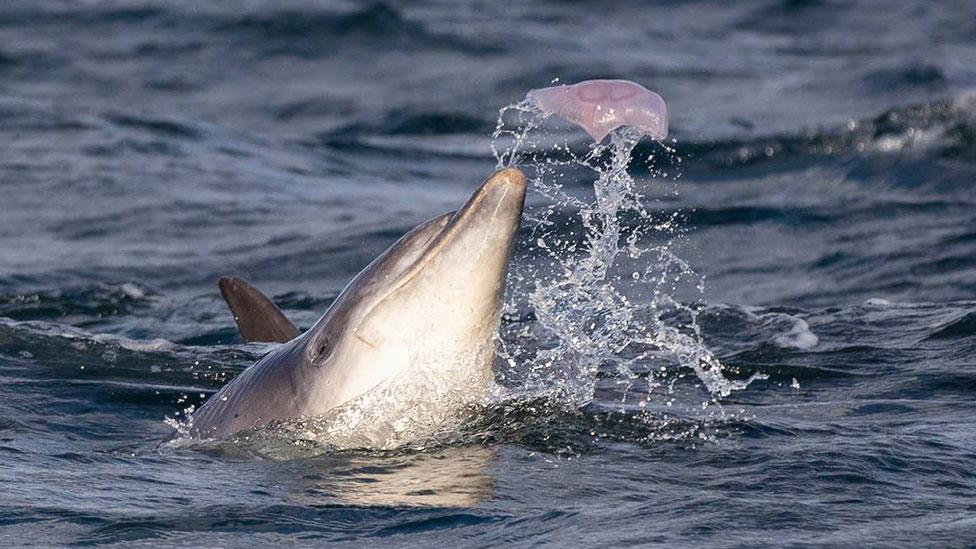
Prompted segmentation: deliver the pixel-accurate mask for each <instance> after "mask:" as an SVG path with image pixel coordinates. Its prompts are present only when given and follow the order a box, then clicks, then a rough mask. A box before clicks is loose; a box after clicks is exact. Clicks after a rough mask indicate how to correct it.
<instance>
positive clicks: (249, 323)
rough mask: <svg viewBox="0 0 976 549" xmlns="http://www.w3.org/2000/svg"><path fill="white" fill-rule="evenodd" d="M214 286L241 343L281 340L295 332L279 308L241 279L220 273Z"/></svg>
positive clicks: (292, 325)
mask: <svg viewBox="0 0 976 549" xmlns="http://www.w3.org/2000/svg"><path fill="white" fill-rule="evenodd" d="M217 285H218V286H220V293H221V294H223V296H224V301H226V302H227V306H228V307H230V312H231V313H233V314H234V320H235V321H236V322H237V328H238V329H239V330H240V331H241V337H243V338H244V342H245V343H251V342H253V341H261V342H267V343H284V342H286V341H290V340H292V339H294V338H295V336H297V335H298V334H299V332H298V328H296V327H295V325H294V324H292V323H291V321H290V320H288V319H287V318H286V317H285V315H284V314H283V313H282V312H281V310H280V309H278V307H277V306H276V305H275V304H274V303H273V302H272V301H271V300H270V299H268V298H267V297H266V296H265V295H264V294H262V293H261V292H259V291H258V290H257V289H255V288H254V286H251V285H250V284H248V283H247V281H245V280H244V279H243V278H240V277H236V276H222V277H220V281H219V282H218V283H217Z"/></svg>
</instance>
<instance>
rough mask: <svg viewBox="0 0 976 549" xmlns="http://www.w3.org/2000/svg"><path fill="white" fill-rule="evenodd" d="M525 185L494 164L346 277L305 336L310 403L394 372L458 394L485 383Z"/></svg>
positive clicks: (363, 387)
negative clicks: (466, 190) (449, 205)
mask: <svg viewBox="0 0 976 549" xmlns="http://www.w3.org/2000/svg"><path fill="white" fill-rule="evenodd" d="M525 190H526V183H525V177H524V175H523V174H522V172H520V171H519V170H517V169H514V168H507V169H503V170H499V171H498V172H496V173H495V174H493V175H492V176H491V177H489V178H488V179H487V180H485V182H484V183H483V184H482V185H481V187H480V188H479V189H478V190H477V191H476V192H475V193H474V194H473V195H472V196H471V198H470V199H469V200H468V202H467V203H466V204H465V205H464V206H463V207H462V208H461V209H460V210H458V211H457V212H456V213H453V214H445V215H442V216H440V217H437V218H435V219H433V220H431V221H429V222H427V223H425V224H424V225H421V226H420V227H418V228H416V229H414V230H413V231H411V232H410V233H408V234H407V235H405V236H404V237H403V238H401V239H400V240H399V241H398V242H397V243H395V244H394V245H393V246H391V247H390V249H388V250H387V251H386V252H385V253H384V254H383V255H381V256H380V257H379V258H377V259H376V260H375V261H374V262H373V263H372V264H371V265H370V266H369V267H367V268H366V269H365V270H364V271H363V272H362V273H360V275H359V276H357V277H356V279H354V280H353V282H351V283H350V284H349V286H348V287H347V288H346V289H345V290H344V291H343V293H342V294H341V295H340V297H339V298H338V299H337V300H336V303H334V304H333V306H332V307H331V308H330V310H329V311H328V312H327V313H326V315H325V316H323V318H322V319H321V320H320V321H319V322H318V323H317V324H316V325H315V326H313V328H311V329H310V330H309V332H308V333H307V334H306V335H305V337H304V339H305V340H306V345H305V346H306V352H307V353H308V358H309V360H310V362H311V363H312V364H315V365H317V366H318V367H317V368H316V369H315V370H317V373H316V374H315V375H316V378H317V379H316V381H315V385H316V387H317V389H316V390H314V391H311V393H310V399H309V408H310V413H320V412H322V411H325V410H327V409H329V408H330V407H334V406H335V405H337V404H340V403H343V402H347V401H349V400H352V399H353V398H355V397H356V396H358V395H361V394H364V393H366V392H367V391H369V390H370V389H372V388H374V387H377V386H379V385H382V384H383V383H384V382H385V381H387V380H390V379H392V378H395V377H400V378H403V377H408V378H413V379H415V380H416V379H422V380H424V381H423V382H421V383H417V384H416V385H418V386H425V387H427V389H431V387H430V383H434V384H436V385H437V387H435V388H434V389H437V390H440V389H443V390H445V391H450V392H453V393H457V394H463V395H466V396H473V395H477V394H479V393H483V392H484V391H485V390H487V388H488V386H489V381H490V379H491V363H492V361H493V358H494V337H495V334H496V332H497V328H498V323H499V317H500V310H501V302H502V295H503V293H504V288H505V278H506V273H507V271H508V264H509V260H510V257H511V254H512V246H513V243H514V241H515V235H516V233H517V232H518V228H519V224H520V222H521V217H522V207H523V204H524V201H525ZM325 370H327V372H328V373H327V375H324V376H322V375H321V372H322V371H325Z"/></svg>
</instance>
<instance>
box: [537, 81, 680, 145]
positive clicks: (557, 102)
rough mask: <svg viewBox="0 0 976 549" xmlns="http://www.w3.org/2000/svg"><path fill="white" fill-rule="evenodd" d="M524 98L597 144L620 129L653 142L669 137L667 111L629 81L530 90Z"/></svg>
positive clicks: (653, 95) (659, 101)
mask: <svg viewBox="0 0 976 549" xmlns="http://www.w3.org/2000/svg"><path fill="white" fill-rule="evenodd" d="M526 98H527V99H528V100H529V101H531V102H532V103H533V104H534V105H535V106H536V107H538V108H539V109H541V110H542V111H544V112H547V113H551V114H555V115H556V116H559V117H560V118H564V119H566V120H568V121H569V122H572V123H574V124H576V125H578V126H580V127H581V128H583V129H584V130H586V133H588V134H590V137H592V138H593V140H594V141H596V142H597V143H599V142H601V141H603V138H605V137H606V136H607V134H609V133H610V132H612V131H613V130H615V129H617V128H619V127H621V126H633V127H636V128H638V129H639V130H641V131H643V132H645V133H646V134H647V135H649V136H650V137H652V138H654V139H663V138H664V137H666V136H667V135H668V108H667V106H666V105H665V104H664V99H662V98H661V96H660V95H658V94H656V93H654V92H652V91H651V90H649V89H647V88H645V87H644V86H641V85H640V84H638V83H636V82H631V81H630V80H584V81H583V82H580V83H578V84H573V85H571V86H567V85H562V86H553V87H551V88H542V89H538V90H532V91H530V92H529V93H528V95H527V96H526Z"/></svg>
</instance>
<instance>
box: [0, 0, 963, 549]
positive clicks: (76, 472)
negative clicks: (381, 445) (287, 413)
mask: <svg viewBox="0 0 976 549" xmlns="http://www.w3.org/2000/svg"><path fill="white" fill-rule="evenodd" d="M588 78H626V79H630V80H635V81H637V82H640V83H642V84H644V85H645V86H647V87H649V88H651V89H653V90H655V91H657V92H658V93H660V94H661V95H662V96H663V97H664V98H665V100H666V101H667V102H668V106H669V109H670V113H671V130H672V133H671V136H672V137H673V140H671V139H669V140H668V142H667V146H666V147H662V145H660V144H654V143H648V142H642V143H641V144H639V145H638V147H637V149H636V152H635V153H634V154H635V159H637V160H635V162H634V163H633V164H632V166H631V173H632V174H633V176H634V177H635V178H636V179H637V181H638V182H641V184H642V185H645V189H646V192H645V198H646V201H645V202H644V203H643V205H642V207H643V208H645V209H646V211H648V212H650V213H651V214H652V215H653V216H658V218H667V219H672V220H674V222H675V225H676V227H671V229H670V230H669V232H668V234H667V235H662V234H659V233H655V234H651V235H650V236H648V237H647V238H648V239H649V240H647V241H646V242H645V241H641V242H638V244H640V245H642V246H651V245H652V242H651V241H652V240H654V238H657V239H659V240H660V239H663V241H664V242H665V243H666V244H667V249H668V250H669V252H673V254H675V257H680V258H681V259H682V261H684V262H685V263H684V264H683V265H684V266H683V267H682V276H683V277H684V278H683V280H684V281H693V284H691V286H692V288H691V290H689V289H688V288H687V287H680V288H679V287H678V286H677V285H675V286H673V287H672V286H668V287H664V288H663V289H662V288H661V287H659V288H658V290H659V291H660V292H659V293H657V294H654V299H649V298H647V295H644V294H642V293H641V290H640V288H636V289H635V288H630V289H628V290H627V291H628V292H631V293H629V294H628V295H630V297H631V302H632V303H633V304H634V305H633V306H634V307H635V309H634V310H635V312H641V313H646V314H650V317H649V318H653V319H655V322H657V321H661V322H664V323H665V324H667V325H668V326H672V327H674V326H677V328H675V330H676V331H675V332H673V333H674V334H683V337H685V338H686V339H684V340H682V341H685V343H687V342H689V341H690V342H691V344H693V346H695V351H696V353H698V355H697V356H700V355H701V353H707V354H708V356H710V357H712V358H713V359H714V360H715V361H716V363H720V364H721V365H722V368H723V369H722V371H723V372H724V374H723V375H724V376H725V377H726V378H727V379H728V381H729V383H730V384H733V385H734V384H735V383H736V382H737V383H738V386H737V387H736V388H733V389H732V390H728V391H726V393H727V394H721V391H719V392H718V393H717V394H716V393H711V392H709V390H708V387H706V385H707V384H703V383H700V382H698V381H696V380H698V377H697V376H696V373H695V370H694V368H693V367H692V366H693V365H690V364H688V363H687V361H684V362H683V361H682V360H684V359H681V358H680V357H679V359H676V360H671V361H670V362H669V361H668V359H666V358H665V357H662V356H660V355H659V354H657V355H656V354H653V353H651V354H640V355H635V356H630V355H627V353H628V352H630V351H628V350H626V349H624V350H621V348H614V347H612V346H609V345H608V346H607V350H601V351H600V352H599V353H595V354H593V356H590V357H589V358H590V359H593V360H595V361H596V362H591V363H590V364H591V366H592V364H596V366H595V367H593V368H590V369H586V368H583V369H579V368H576V366H578V364H576V363H573V364H568V363H566V362H563V361H559V360H556V361H553V363H552V364H548V365H546V364H543V363H540V362H539V361H538V360H536V361H535V362H532V360H533V359H532V358H531V357H538V356H540V352H541V351H549V350H551V349H552V348H553V345H556V346H557V347H558V345H559V343H558V341H557V342H556V343H553V340H552V338H548V339H547V337H546V335H545V334H546V333H548V332H547V331H546V330H547V326H546V325H545V323H546V322H547V320H546V319H547V318H549V317H546V316H545V315H539V314H536V311H533V310H532V306H531V303H526V302H519V303H515V301H517V296H518V295H525V292H527V291H528V290H526V288H531V287H532V284H533V280H532V278H533V275H534V274H535V275H539V276H542V277H544V276H545V275H546V273H545V269H546V268H550V267H552V264H551V261H550V260H551V259H552V258H551V257H550V258H549V260H543V259H544V258H543V257H542V256H540V254H539V253H538V248H537V247H533V245H532V244H533V242H536V240H535V236H536V234H535V232H534V231H535V229H536V228H537V226H536V225H534V224H533V223H534V221H533V220H535V221H536V222H537V221H538V219H539V215H538V212H548V214H551V216H552V219H554V220H555V222H554V224H553V225H549V228H548V229H547V230H548V231H549V232H548V236H547V238H550V239H552V238H557V239H558V238H559V237H560V235H563V236H565V237H566V238H567V239H569V238H571V237H573V236H574V235H575V234H576V233H577V231H576V229H573V227H577V225H578V224H577V225H574V221H573V220H574V219H576V217H574V216H576V215H577V214H578V213H579V212H578V211H575V210H574V207H573V205H572V203H569V202H564V203H558V202H557V203H554V202H553V201H552V200H551V197H549V196H546V195H545V194H544V193H540V192H532V193H530V196H529V199H528V201H529V205H528V211H527V217H526V223H525V225H524V228H523V232H524V234H523V235H522V236H523V238H521V240H520V244H519V246H518V248H517V250H516V257H515V260H514V261H515V265H516V267H515V268H514V270H513V272H516V273H519V276H517V277H516V276H513V280H512V288H511V289H510V292H511V295H513V296H516V297H512V298H511V299H513V300H514V301H513V304H512V306H511V307H510V309H509V311H508V314H506V316H505V318H504V323H503V327H502V339H503V343H504V345H505V348H506V355H505V356H506V357H507V358H508V359H509V360H508V361H506V363H505V365H504V367H502V368H500V370H499V372H500V374H499V375H503V376H504V377H505V380H503V381H504V383H503V384H504V385H506V386H507V388H508V389H509V390H510V391H511V396H510V397H508V398H506V399H504V400H502V401H500V402H498V403H496V404H495V405H493V406H490V407H489V408H488V409H486V410H483V411H481V412H479V413H478V414H477V417H476V418H475V419H473V420H472V421H471V424H468V425H461V426H459V427H458V432H457V433H455V435H454V436H452V437H449V438H447V439H445V440H442V441H438V442H436V443H433V442H432V443H429V444H424V445H420V446H417V447H410V448H403V449H397V450H392V451H383V452H377V451H369V450H356V449H352V450H348V449H347V450H343V451H329V450H328V449H324V448H322V447H320V446H317V445H315V444H309V443H308V441H303V440H292V441H289V440H280V439H278V440H266V441H263V442H261V443H260V444H257V443H250V444H244V443H235V442H225V443H218V444H186V445H167V444H163V441H164V440H165V439H166V438H167V437H169V436H170V435H171V433H172V432H173V425H174V424H175V423H176V422H178V421H180V419H181V418H182V417H184V416H185V413H186V410H187V409H188V408H190V407H192V406H199V405H200V403H202V402H203V401H205V400H206V398H207V397H208V396H209V395H210V394H212V393H213V392H214V391H216V390H217V389H218V388H219V387H220V386H221V385H222V384H223V383H224V382H226V381H227V380H228V379H229V378H230V377H232V376H233V375H235V374H236V373H238V372H240V371H241V370H243V369H244V368H246V367H247V366H248V365H250V364H251V363H253V362H254V361H255V360H256V359H257V358H258V357H259V356H261V354H262V353H264V352H265V351H266V350H267V349H268V346H266V345H258V344H247V345H246V344H243V343H241V340H240V337H239V336H238V334H237V331H236V327H235V326H234V322H233V319H232V317H231V315H230V313H229V312H228V311H227V309H226V307H225V305H224V303H223V301H222V300H221V298H220V294H219V292H218V291H217V286H216V281H217V278H218V277H219V276H221V275H225V274H237V275H241V276H244V277H246V278H247V279H248V280H250V281H251V282H252V283H253V284H255V285H256V286H257V287H258V288H260V289H262V290H263V291H265V292H266V293H267V294H268V295H271V296H273V297H274V300H275V301H276V302H277V303H278V304H279V306H280V307H281V308H282V309H283V310H284V311H285V312H286V314H287V315H288V316H289V317H290V318H292V319H293V320H294V321H295V322H296V323H297V324H298V325H299V326H301V327H308V326H309V325H311V324H312V323H313V322H314V321H315V320H316V319H317V318H318V317H319V316H320V315H321V314H322V313H323V312H324V311H325V309H326V308H327V307H328V305H329V303H330V302H331V301H332V300H333V299H334V298H335V297H336V295H337V294H338V292H339V291H341V289H342V288H343V287H344V285H345V284H346V283H347V282H348V281H349V279H350V278H351V277H352V276H353V275H355V274H356V273H357V272H358V271H359V270H360V269H361V268H362V267H364V266H365V265H366V264H367V263H368V262H369V261H370V260H372V259H373V258H374V257H375V256H376V255H377V254H378V253H379V252H381V251H382V250H383V249H384V248H385V247H387V246H388V245H390V244H391V243H392V242H393V241H394V240H396V239H397V238H398V237H399V236H401V235H402V234H403V233H404V232H405V231H407V230H409V229H410V228H411V227H413V226H414V225H416V224H418V223H420V222H421V221H423V220H425V219H427V218H429V217H432V216H434V215H437V214H439V213H442V212H444V211H447V210H451V209H454V208H456V207H458V205H460V204H461V203H462V202H463V201H464V200H465V199H466V197H467V196H468V195H469V194H470V193H471V192H472V191H473V190H474V189H475V188H476V187H477V185H478V184H479V183H480V182H481V181H482V180H483V179H484V178H485V177H486V176H487V175H489V174H490V173H491V172H492V171H493V170H494V169H495V166H496V158H495V157H494V156H493V154H492V149H491V144H492V134H493V132H494V131H495V128H496V121H497V119H498V116H499V109H501V108H503V107H505V106H506V105H510V104H513V103H515V102H517V101H519V100H521V99H522V98H523V97H524V96H525V93H526V92H527V91H528V90H530V89H532V88H538V87H543V86H548V85H550V84H551V83H552V82H553V81H554V80H555V79H559V80H558V81H559V82H567V83H571V82H575V81H578V80H583V79H588ZM560 131H563V130H560ZM557 135H559V136H561V138H563V137H565V136H568V137H565V138H566V139H569V140H571V141H573V140H575V141H573V143H572V145H573V146H574V147H577V148H580V147H581V148H583V149H585V147H586V141H585V136H584V135H583V134H582V132H576V133H575V134H573V133H572V132H570V133H565V132H564V133H558V134H557ZM0 142H2V145H0V546H4V547H14V546H61V545H82V546H85V545H102V544H105V545H117V546H120V547H137V546H152V547H160V546H176V547H195V546H226V547H255V546H262V545H264V546H283V545H288V544H294V545H325V544H327V543H328V544H331V545H330V546H336V547H362V546H364V545H366V546H377V547H451V548H455V547H494V546H503V545H510V546H516V547H530V546H532V547H628V546H631V547H648V546H662V547H923V546H928V547H973V546H976V193H974V186H976V5H974V4H973V3H972V2H967V1H957V2H953V1H944V2H927V1H916V2H899V1H892V2H884V3H879V2H875V1H869V0H860V1H851V2H839V1H826V0H825V1H816V0H754V1H743V2H736V3H726V2H718V1H704V0H703V1H689V2H683V1H676V0H674V1H659V2H646V3H643V4H640V5H638V4H637V3H631V2H617V1H609V2H604V1H600V2H597V1H592V2H585V1H578V2H570V1H556V0H546V1H540V2H507V1H497V2H475V1H466V0H461V1H457V0H452V1H442V2H436V1H426V0H424V1H409V2H408V1H403V2H387V3H356V2H333V1H329V0H322V1H314V0H285V1H272V0H234V1H231V0H213V1H209V2H199V1H196V0H171V1H164V0H60V1H55V0H46V1H40V0H5V1H4V2H2V3H0ZM662 148H667V151H666V154H663V153H662ZM651 155H654V156H655V157H656V158H657V159H658V160H657V161H656V162H657V163H656V164H655V166H654V167H652V168H648V167H647V163H646V162H645V161H644V159H646V158H647V157H649V156H651ZM638 160H639V161H638ZM529 168H531V166H526V169H529ZM590 175H592V174H590ZM592 179H593V178H592V177H587V174H586V173H582V175H580V174H579V173H577V176H575V177H567V178H565V179H563V180H562V184H563V185H564V190H565V191H566V192H567V193H569V194H572V195H574V196H578V197H583V198H584V199H585V197H587V196H589V195H591V194H592V193H593V180H592ZM536 191H538V189H536ZM588 193H589V194H588ZM628 223H631V226H632V225H633V224H635V223H637V224H639V221H634V220H633V219H630V220H629V221H628ZM577 228H578V227H577ZM560 231H562V232H560ZM648 234H649V233H648ZM645 236H646V235H645ZM652 237H653V238H652ZM659 243H660V242H659ZM653 255H654V254H649V255H643V256H640V257H639V258H638V259H636V260H634V261H633V262H631V263H630V264H628V266H627V268H628V269H630V268H632V267H633V266H634V263H637V264H639V265H638V267H639V268H640V269H642V270H645V271H642V272H653V271H654V269H655V268H656V265H655V264H654V257H653ZM547 261H549V262H548V263H547ZM646 270H649V271H646ZM636 272H637V271H635V273H636ZM692 273H694V274H692ZM550 274H551V273H550ZM635 276H636V275H635ZM623 280H626V278H625V277H624V278H623ZM519 292H522V293H521V294H520V293H519ZM661 292H663V293H661ZM662 295H663V297H666V298H667V299H666V300H663V301H662V299H659V298H662ZM576 297H579V296H576ZM665 302H667V303H669V304H670V306H669V307H670V308H667V310H664V309H660V310H657V309H655V307H658V306H659V305H660V304H661V303H665ZM641 318H644V317H642V316H640V315H636V316H635V317H634V319H629V320H628V322H630V323H631V324H630V326H631V327H633V326H635V325H639V324H640V319H641ZM635 319H636V320H635ZM662 319H663V320H662ZM635 323H636V324H635ZM647 326H651V325H650V324H648V325H645V327H647ZM654 326H657V325H654ZM661 326H663V324H662V325H661ZM638 327H639V326H638ZM649 331H650V332H653V333H658V332H657V328H654V329H653V330H649ZM662 333H663V332H662ZM668 333H671V332H668ZM539 334H542V335H539ZM591 335H593V334H591ZM612 335H613V334H610V335H607V334H604V336H602V337H610V336H612ZM652 335H653V334H652ZM676 337H677V336H676ZM688 338H690V339H688ZM601 341H604V340H601ZM601 349H602V348H601ZM672 350H674V349H672ZM600 353H602V354H600ZM618 354H619V355H620V356H617V355H618ZM559 356H562V357H564V358H565V356H566V355H559ZM526 357H528V358H526ZM523 359H524V361H523ZM622 364H626V368H624V367H622V366H621V365H622ZM571 366H572V367H571ZM574 368H576V369H574ZM662 368H663V369H664V370H666V371H668V372H670V374H669V375H671V377H670V378H668V379H670V382H671V384H670V385H668V384H667V383H665V384H664V385H665V386H663V387H662V386H657V385H653V383H651V382H650V380H652V379H661V378H659V377H656V376H657V374H656V372H659V371H664V370H661V369H662ZM550 385H551V386H552V387H558V388H559V389H560V390H554V391H547V390H546V387H547V386H550ZM741 386H744V388H741Z"/></svg>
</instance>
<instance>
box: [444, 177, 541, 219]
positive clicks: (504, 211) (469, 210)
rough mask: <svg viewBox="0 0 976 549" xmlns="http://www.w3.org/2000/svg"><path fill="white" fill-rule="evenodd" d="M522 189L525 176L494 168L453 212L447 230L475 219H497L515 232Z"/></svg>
mask: <svg viewBox="0 0 976 549" xmlns="http://www.w3.org/2000/svg"><path fill="white" fill-rule="evenodd" d="M525 189H526V183H525V175H524V174H523V173H522V172H521V171H519V170H518V169H516V168H504V169H501V170H498V171H497V172H495V173H494V174H492V175H491V176H490V177H489V178H488V179H486V180H485V182H484V183H482V184H481V188H479V189H478V190H477V191H476V192H475V193H474V194H473V195H472V196H471V198H470V199H469V200H468V202H467V203H466V204H465V205H464V206H463V207H462V208H461V209H460V210H458V211H457V213H456V214H455V215H454V219H452V220H451V224H450V225H449V227H448V229H447V230H448V231H449V230H450V229H451V228H453V227H455V226H457V225H464V224H467V223H469V222H472V221H474V220H478V222H479V223H486V222H496V223H497V222H500V223H501V224H503V225H509V226H510V227H511V231H512V232H515V231H516V230H518V224H519V222H520V221H521V219H522V207H523V206H524V205H525ZM499 228H500V227H499Z"/></svg>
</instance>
